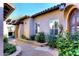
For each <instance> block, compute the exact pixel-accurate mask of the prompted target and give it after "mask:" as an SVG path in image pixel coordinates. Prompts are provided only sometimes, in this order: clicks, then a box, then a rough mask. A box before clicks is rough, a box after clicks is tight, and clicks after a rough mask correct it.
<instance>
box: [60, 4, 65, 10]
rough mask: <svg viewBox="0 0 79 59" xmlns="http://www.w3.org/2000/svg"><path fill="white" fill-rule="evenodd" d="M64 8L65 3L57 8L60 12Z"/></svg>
mask: <svg viewBox="0 0 79 59" xmlns="http://www.w3.org/2000/svg"><path fill="white" fill-rule="evenodd" d="M64 8H65V3H62V4H61V5H60V6H59V9H60V10H61V11H62V10H64Z"/></svg>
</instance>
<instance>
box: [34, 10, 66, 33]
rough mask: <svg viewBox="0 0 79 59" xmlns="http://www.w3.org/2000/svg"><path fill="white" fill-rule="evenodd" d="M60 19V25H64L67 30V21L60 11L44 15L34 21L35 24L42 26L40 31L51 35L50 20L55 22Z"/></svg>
mask: <svg viewBox="0 0 79 59" xmlns="http://www.w3.org/2000/svg"><path fill="white" fill-rule="evenodd" d="M55 19H58V20H59V23H60V24H62V25H63V27H64V29H65V25H66V22H65V19H64V13H63V11H60V10H55V11H51V12H49V13H46V14H43V15H41V16H38V17H36V18H35V19H34V23H39V24H40V30H41V31H43V32H45V33H46V34H47V33H49V29H50V28H49V20H55Z"/></svg>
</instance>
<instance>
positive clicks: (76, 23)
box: [70, 9, 79, 34]
mask: <svg viewBox="0 0 79 59" xmlns="http://www.w3.org/2000/svg"><path fill="white" fill-rule="evenodd" d="M78 30H79V10H78V9H75V10H74V11H73V13H72V14H71V15H70V32H71V33H72V34H74V33H75V31H78Z"/></svg>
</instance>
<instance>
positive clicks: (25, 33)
mask: <svg viewBox="0 0 79 59" xmlns="http://www.w3.org/2000/svg"><path fill="white" fill-rule="evenodd" d="M29 21H30V20H29V18H28V19H25V20H24V35H25V36H26V37H27V38H29V34H30V33H29V31H30V29H29V26H30V24H29Z"/></svg>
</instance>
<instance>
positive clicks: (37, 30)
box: [35, 23, 40, 33]
mask: <svg viewBox="0 0 79 59" xmlns="http://www.w3.org/2000/svg"><path fill="white" fill-rule="evenodd" d="M35 25H36V33H38V32H40V24H38V23H35Z"/></svg>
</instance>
